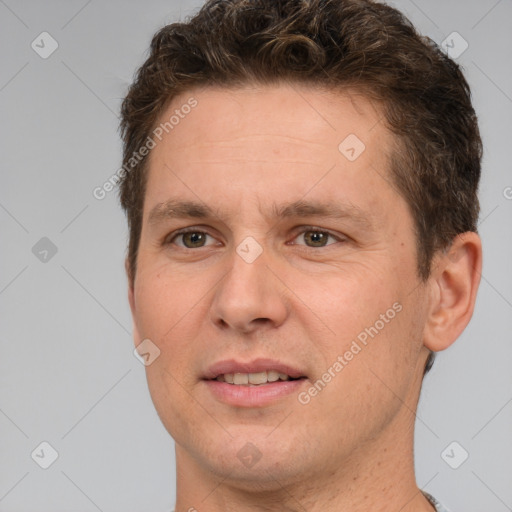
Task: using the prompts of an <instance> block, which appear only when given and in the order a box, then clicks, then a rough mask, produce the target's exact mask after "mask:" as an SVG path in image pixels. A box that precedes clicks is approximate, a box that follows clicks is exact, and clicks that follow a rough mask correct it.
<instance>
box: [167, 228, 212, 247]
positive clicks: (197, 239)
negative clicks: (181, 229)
mask: <svg viewBox="0 0 512 512" xmlns="http://www.w3.org/2000/svg"><path fill="white" fill-rule="evenodd" d="M208 237H210V235H208V234H207V233H204V232H203V231H188V232H185V233H178V234H177V235H176V236H175V237H174V238H173V239H172V240H171V242H173V243H175V244H176V245H178V246H179V247H184V248H185V249H197V248H199V247H205V246H206V245H207V244H206V242H207V238H208ZM210 238H211V237H210Z"/></svg>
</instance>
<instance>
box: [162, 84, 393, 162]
mask: <svg viewBox="0 0 512 512" xmlns="http://www.w3.org/2000/svg"><path fill="white" fill-rule="evenodd" d="M192 99H193V100H194V101H195V103H196V106H195V107H194V108H193V109H189V108H188V107H187V104H188V103H190V102H191V101H192ZM182 110H183V111H185V110H186V111H187V112H188V111H190V112H189V113H187V114H183V113H182V115H181V116H180V119H179V120H178V119H177V117H176V115H174V119H173V121H174V122H176V121H179V122H178V124H176V125H175V126H172V128H170V127H169V126H168V128H170V129H169V130H165V133H163V138H164V139H168V142H169V143H170V144H172V145H176V146H179V148H180V151H181V152H186V151H187V149H189V148H190V147H192V146H193V149H194V151H197V150H198V148H199V147H201V146H208V145H214V146H215V150H217V151H219V152H222V151H223V149H224V148H226V147H228V148H229V149H230V150H233V149H236V148H243V151H245V152H247V151H250V148H251V147H254V148H257V149H258V150H259V149H260V147H258V144H257V139H258V137H267V139H266V140H265V143H264V146H265V147H266V148H268V149H269V150H271V152H272V153H274V154H277V153H278V152H279V151H275V150H276V149H277V150H278V149H279V148H282V147H283V145H284V143H285V142H288V144H286V145H287V146H288V145H291V146H295V147H294V148H293V149H294V151H296V152H297V153H298V154H299V155H301V154H304V155H307V154H308V153H310V152H311V151H314V149H315V147H314V145H315V144H316V145H317V149H318V150H321V151H323V150H325V148H326V147H328V146H329V147H331V148H332V149H334V150H336V151H337V150H338V143H339V142H340V140H341V139H340V137H341V136H343V135H348V134H349V133H352V134H354V135H357V136H359V138H360V139H365V141H368V142H370V139H371V140H372V143H373V142H374V139H375V138H378V139H379V141H378V143H379V146H380V147H381V148H382V149H384V146H385V145H386V142H387V139H389V138H390V137H391V134H390V133H389V132H388V131H387V130H386V128H385V127H384V124H383V123H382V120H383V115H382V113H381V111H380V108H379V106H378V105H376V104H375V103H374V102H371V101H370V100H369V99H368V98H367V97H365V96H363V95H362V94H360V93H357V92H355V91H353V90H350V89H346V90H332V89H331V90H329V89H326V88H322V87H313V86H310V85H304V84H279V85H277V84H276V85H265V86H261V85H258V86H257V85H247V86H244V87H236V88H235V87H210V86H208V87H202V88H196V89H192V90H190V91H188V92H184V93H182V94H180V95H179V96H177V97H176V98H174V99H173V100H172V101H171V103H170V105H168V107H167V108H166V110H165V111H164V112H163V114H162V115H161V116H160V120H159V123H160V124H164V123H166V121H169V120H170V119H171V117H173V114H179V113H180V112H181V111H182ZM375 128H377V130H376V132H375V133H373V134H372V133H371V132H372V131H373V130H374V129H375ZM247 137H251V138H252V141H251V143H250V144H247V139H246V138H247ZM269 137H272V139H269ZM285 139H287V140H285ZM303 144H306V145H307V147H303ZM302 149H303V151H301V150H302ZM246 154H247V153H246ZM248 156H249V155H248Z"/></svg>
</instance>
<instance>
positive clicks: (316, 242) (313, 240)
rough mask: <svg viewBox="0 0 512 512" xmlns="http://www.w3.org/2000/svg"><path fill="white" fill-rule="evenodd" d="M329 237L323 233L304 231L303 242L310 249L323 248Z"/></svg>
mask: <svg viewBox="0 0 512 512" xmlns="http://www.w3.org/2000/svg"><path fill="white" fill-rule="evenodd" d="M330 236H331V235H330V234H329V233H326V232H325V231H305V232H304V240H305V242H306V245H309V246H310V247H324V246H325V245H327V241H328V240H329V237H330Z"/></svg>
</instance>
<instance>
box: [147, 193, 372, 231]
mask: <svg viewBox="0 0 512 512" xmlns="http://www.w3.org/2000/svg"><path fill="white" fill-rule="evenodd" d="M271 216H272V217H274V218H275V219H286V218H291V217H299V218H302V217H324V218H332V219H347V220H350V221H353V222H354V223H356V224H357V225H359V226H360V227H361V228H364V229H368V230H371V229H372V227H373V218H374V216H373V215H371V214H369V213H367V212H365V211H364V210H362V209H361V208H360V207H359V206H356V205H354V204H351V203H343V204H341V203H325V202H320V201H305V200H298V201H294V202H291V203H286V204H284V205H280V206H278V205H276V204H273V205H272V207H271ZM213 217H216V218H219V219H220V218H221V214H220V213H219V212H217V211H214V210H213V209H212V208H210V207H209V206H207V205H206V204H204V203H200V202H196V201H182V200H175V199H170V200H168V201H165V202H163V203H159V204H157V205H156V206H154V207H153V208H152V210H151V211H150V213H149V217H148V223H149V224H151V225H155V224H158V223H160V222H163V221H165V220H170V219H184V218H194V219H211V218H213Z"/></svg>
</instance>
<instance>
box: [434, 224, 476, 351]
mask: <svg viewBox="0 0 512 512" xmlns="http://www.w3.org/2000/svg"><path fill="white" fill-rule="evenodd" d="M434 262H435V265H433V270H432V273H431V276H430V277H429V281H430V291H431V293H430V307H429V313H428V318H427V321H426V325H425V331H424V345H425V346H426V347H427V348H428V349H429V350H432V351H434V352H437V351H440V350H445V349H446V348H448V347H449V346H450V345H451V344H452V343H453V342H454V341H455V340H456V339H457V338H458V337H459V336H460V334H461V333H462V331H463V330H464V329H465V328H466V326H467V325H468V323H469V320H470V319H471V316H472V315H473V310H474V307H475V301H476V292H477V290H478V285H479V284H480V277H481V272H482V242H481V240H480V237H479V236H478V234H477V233H474V232H472V231H468V232H466V233H461V234H459V235H457V236H456V237H455V238H454V240H453V242H452V245H451V247H450V249H449V250H447V251H445V252H443V253H440V254H439V255H438V258H437V261H436V259H434Z"/></svg>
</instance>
